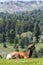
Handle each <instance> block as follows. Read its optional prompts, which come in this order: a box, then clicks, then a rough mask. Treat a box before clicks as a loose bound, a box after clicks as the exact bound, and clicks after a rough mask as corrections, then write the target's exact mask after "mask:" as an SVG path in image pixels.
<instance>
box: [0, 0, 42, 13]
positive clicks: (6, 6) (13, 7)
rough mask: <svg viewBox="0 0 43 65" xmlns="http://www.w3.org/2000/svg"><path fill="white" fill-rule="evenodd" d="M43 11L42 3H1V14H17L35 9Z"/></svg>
mask: <svg viewBox="0 0 43 65" xmlns="http://www.w3.org/2000/svg"><path fill="white" fill-rule="evenodd" d="M39 8H42V9H43V2H42V1H38V2H37V1H31V2H23V1H9V2H0V12H9V13H13V12H17V11H32V10H35V9H39Z"/></svg>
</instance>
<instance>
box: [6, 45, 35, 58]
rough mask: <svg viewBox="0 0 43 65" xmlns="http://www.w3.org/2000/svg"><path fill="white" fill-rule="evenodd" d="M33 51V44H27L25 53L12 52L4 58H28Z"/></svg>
mask: <svg viewBox="0 0 43 65" xmlns="http://www.w3.org/2000/svg"><path fill="white" fill-rule="evenodd" d="M34 49H35V45H34V44H29V45H28V50H27V51H26V52H12V53H9V54H8V55H7V57H6V59H17V58H24V59H25V58H30V57H31V55H32V52H33V50H34Z"/></svg>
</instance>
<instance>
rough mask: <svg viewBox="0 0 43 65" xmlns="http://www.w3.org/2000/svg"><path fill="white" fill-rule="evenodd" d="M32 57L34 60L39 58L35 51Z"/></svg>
mask: <svg viewBox="0 0 43 65" xmlns="http://www.w3.org/2000/svg"><path fill="white" fill-rule="evenodd" d="M31 57H32V58H37V57H38V55H37V52H36V50H34V51H33V53H32V56H31Z"/></svg>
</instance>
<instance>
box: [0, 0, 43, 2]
mask: <svg viewBox="0 0 43 65" xmlns="http://www.w3.org/2000/svg"><path fill="white" fill-rule="evenodd" d="M4 1H12V0H0V2H4ZM13 1H43V0H13Z"/></svg>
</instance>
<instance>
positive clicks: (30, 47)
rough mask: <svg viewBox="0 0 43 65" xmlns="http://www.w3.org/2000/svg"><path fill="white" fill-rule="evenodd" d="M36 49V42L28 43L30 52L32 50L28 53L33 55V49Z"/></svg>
mask: <svg viewBox="0 0 43 65" xmlns="http://www.w3.org/2000/svg"><path fill="white" fill-rule="evenodd" d="M34 49H35V44H29V45H28V52H29V51H30V54H29V53H28V55H29V56H30V57H31V55H32V53H33V50H34Z"/></svg>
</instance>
